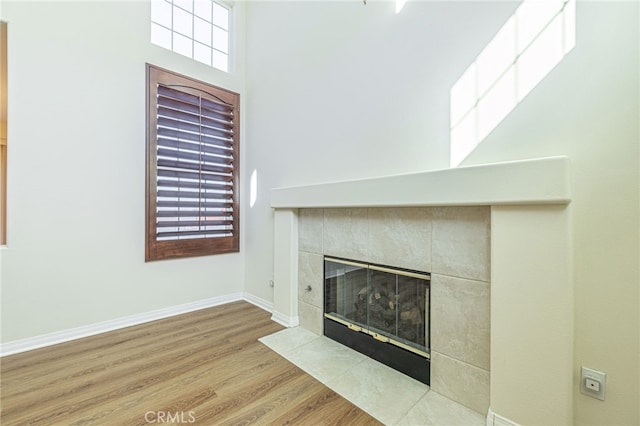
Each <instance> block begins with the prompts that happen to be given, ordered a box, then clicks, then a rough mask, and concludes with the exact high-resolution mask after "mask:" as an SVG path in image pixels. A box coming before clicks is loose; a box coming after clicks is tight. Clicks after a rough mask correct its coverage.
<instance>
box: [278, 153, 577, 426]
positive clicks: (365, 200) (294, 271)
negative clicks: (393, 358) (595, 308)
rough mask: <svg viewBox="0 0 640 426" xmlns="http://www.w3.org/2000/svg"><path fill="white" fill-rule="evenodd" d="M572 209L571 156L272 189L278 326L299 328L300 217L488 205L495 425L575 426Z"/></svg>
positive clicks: (490, 417)
mask: <svg viewBox="0 0 640 426" xmlns="http://www.w3.org/2000/svg"><path fill="white" fill-rule="evenodd" d="M570 203H571V174H570V162H569V159H568V158H567V157H564V156H559V157H549V158H540V159H531V160H523V161H512V162H505V163H494V164H486V165H479V166H470V167H458V168H455V169H446V170H435V171H428V172H420V173H410V174H401V175H393V176H384V177H372V178H368V179H359V180H346V181H342V182H331V183H322V184H313V185H304V186H293V187H286V188H275V189H272V190H271V207H272V208H274V210H275V212H274V271H273V273H274V275H273V278H274V293H273V319H274V320H275V321H278V322H280V323H282V324H283V325H286V326H295V325H297V324H298V286H297V281H298V209H302V208H341V207H370V208H373V207H415V206H478V205H482V206H490V207H491V265H490V267H491V268H490V269H491V279H490V281H491V296H490V297H491V345H490V346H491V348H490V352H491V354H490V364H491V377H490V409H489V412H488V413H487V418H488V424H493V423H494V421H495V420H496V419H500V421H502V422H503V424H509V423H510V422H512V423H513V424H573V408H572V406H573V392H574V389H573V388H574V386H573V373H574V372H573V366H574V361H573V335H574V330H573V315H574V311H573V277H572V258H573V255H572V245H573V240H572V237H571V236H572V215H571V205H570ZM433 368H436V366H435V365H434V366H433ZM531 383H545V391H544V392H534V393H532V392H531Z"/></svg>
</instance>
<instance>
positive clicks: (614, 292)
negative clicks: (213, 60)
mask: <svg viewBox="0 0 640 426" xmlns="http://www.w3.org/2000/svg"><path fill="white" fill-rule="evenodd" d="M517 6H518V3H517V2H467V3H465V2H411V1H410V2H408V3H407V5H406V6H405V8H404V10H403V11H402V12H401V14H399V15H397V16H396V15H394V12H393V5H392V3H388V2H381V3H377V2H369V4H368V5H366V6H363V4H362V2H360V1H349V2H266V3H259V2H254V3H251V4H250V5H249V6H248V10H247V30H248V32H247V37H248V45H247V52H248V53H247V57H248V73H247V90H248V93H249V95H250V96H249V100H248V102H249V103H248V108H249V112H248V113H249V116H250V117H251V121H250V123H249V125H248V129H247V132H246V134H247V136H248V141H246V144H245V147H246V149H247V150H248V154H247V158H246V163H245V170H248V169H254V168H256V169H257V170H258V171H259V176H260V182H259V190H260V195H259V198H258V202H257V204H256V206H255V207H254V208H253V212H254V213H253V214H252V215H251V216H250V217H249V219H248V220H249V223H248V224H247V226H246V227H245V229H249V230H250V232H251V239H250V241H248V244H247V245H246V249H247V256H248V261H247V268H246V278H247V279H246V288H247V290H249V291H250V292H252V293H256V294H259V295H261V296H262V297H265V298H266V297H269V295H270V293H269V292H270V289H269V288H268V285H267V282H268V279H269V278H270V277H271V276H272V274H273V270H272V258H271V256H270V255H269V253H271V249H272V244H273V236H272V235H271V234H270V230H271V229H273V228H272V217H271V211H270V209H269V200H268V197H267V196H266V194H267V193H268V190H269V189H270V188H273V187H279V186H292V185H299V184H308V183H315V182H324V181H334V180H341V179H348V178H357V177H371V176H378V175H384V174H392V173H403V172H411V171H417V170H429V169H435V168H444V167H447V165H448V141H449V135H448V126H449V121H448V111H449V90H450V88H451V86H452V85H453V84H454V83H455V81H456V80H457V79H458V77H459V76H460V75H461V74H462V72H464V70H465V69H466V67H467V66H468V65H469V64H470V63H471V62H472V61H473V60H474V59H475V57H476V55H477V54H478V53H479V52H480V51H481V50H482V48H483V47H484V46H485V45H486V43H487V42H488V41H489V40H490V39H491V38H492V36H493V35H494V34H495V32H496V31H497V30H498V29H499V28H500V27H501V26H502V24H503V23H504V22H505V20H506V19H507V18H508V17H509V16H510V15H511V14H512V13H513V11H514V10H515V8H516V7H517ZM577 13H578V17H577V19H578V29H577V31H578V35H577V45H576V47H575V49H574V50H573V51H571V52H570V53H569V54H568V55H567V57H566V58H565V59H564V61H563V62H561V63H560V64H559V65H558V66H557V67H556V68H555V69H554V70H553V72H552V73H551V74H550V75H549V76H548V77H547V78H545V79H544V80H543V81H542V82H541V84H540V85H539V86H538V87H537V88H535V89H534V90H533V91H532V92H531V93H530V94H529V96H528V97H527V98H526V99H525V100H524V101H523V102H522V103H521V104H520V105H519V106H518V107H517V108H516V110H514V111H513V113H512V114H511V115H510V116H508V117H507V119H506V120H505V121H504V122H503V123H502V124H501V125H500V126H498V128H497V129H496V130H495V131H494V132H493V133H492V134H491V135H490V136H489V137H488V138H487V139H486V140H485V141H484V142H483V143H482V144H481V146H480V147H479V148H478V149H477V150H476V151H475V152H474V153H473V154H472V155H471V156H470V157H469V158H468V160H467V161H466V162H465V164H480V163H487V162H496V161H505V160H512V159H525V158H535V157H544V156H551V155H561V154H566V155H568V156H569V157H570V158H571V161H572V170H573V173H574V196H573V200H574V201H573V202H572V205H571V212H572V215H573V217H572V223H574V229H573V246H574V247H575V252H574V258H573V260H572V261H573V264H574V265H575V266H574V270H573V276H574V280H575V282H574V283H573V285H574V286H575V300H574V301H573V305H574V306H575V308H574V309H575V313H574V321H575V336H576V340H575V351H574V353H575V355H574V361H573V364H574V365H573V369H574V373H575V374H577V373H578V371H579V367H580V365H585V366H589V367H591V368H595V369H600V370H603V371H605V372H606V373H607V375H608V376H607V377H608V383H607V398H606V401H604V402H600V401H598V400H595V399H592V398H588V397H586V396H584V395H582V394H580V393H579V391H578V379H577V376H575V380H574V389H573V394H574V397H573V398H574V413H573V417H574V421H575V423H576V424H581V425H582V424H584V425H587V424H638V423H640V418H639V415H640V413H639V412H638V408H637V406H638V401H639V400H640V393H639V385H640V384H639V383H638V382H639V381H638V377H640V374H639V373H640V372H639V370H638V367H639V364H638V361H639V360H638V348H639V344H638V343H639V335H640V332H639V330H638V328H639V323H640V320H639V317H638V312H639V311H640V307H639V305H638V303H639V300H640V297H639V294H638V283H639V272H638V258H639V255H640V253H639V248H638V235H639V219H638V217H639V212H638V206H639V204H640V200H639V195H638V192H639V191H638V184H639V181H640V176H639V174H638V170H639V164H638V156H639V155H638V154H639V153H638V143H639V137H638V133H639V128H638V126H639V125H638V120H639V118H638V117H639V112H640V109H639V106H638V90H639V87H638V75H639V68H638V61H639V59H638V52H639V42H638V40H639V37H638V36H639V34H638V17H639V16H638V15H639V11H638V4H637V3H636V2H579V3H578V6H577ZM513 244H514V245H521V244H523V242H521V241H513ZM544 249H545V248H544V247H540V250H544ZM276 285H277V283H276ZM568 309H570V308H568ZM535 349H536V350H543V351H544V350H552V348H546V347H543V348H535ZM506 356H508V354H506ZM544 367H545V366H544V362H542V361H541V365H540V368H541V369H543V368H544ZM536 409H539V408H536ZM498 414H500V413H499V412H498ZM526 417H528V416H525V418H526ZM515 420H517V419H515Z"/></svg>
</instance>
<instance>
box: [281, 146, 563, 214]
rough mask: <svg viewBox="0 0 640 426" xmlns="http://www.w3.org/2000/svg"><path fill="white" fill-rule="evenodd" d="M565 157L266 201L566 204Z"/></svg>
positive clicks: (313, 190) (297, 192) (307, 190)
mask: <svg viewBox="0 0 640 426" xmlns="http://www.w3.org/2000/svg"><path fill="white" fill-rule="evenodd" d="M570 201H571V180H570V170H569V159H568V158H567V157H549V158H540V159H533V160H523V161H510V162H505V163H493V164H484V165H480V166H468V167H458V168H454V169H444V170H434V171H427V172H419V173H409V174H401V175H393V176H384V177H375V178H368V179H358V180H347V181H342V182H331V183H323V184H315V185H304V186H293V187H287V188H275V189H273V190H272V191H271V207H273V208H275V209H283V208H330V207H391V206H396V207H400V206H471V205H485V206H486V205H531V204H568V203H569V202H570Z"/></svg>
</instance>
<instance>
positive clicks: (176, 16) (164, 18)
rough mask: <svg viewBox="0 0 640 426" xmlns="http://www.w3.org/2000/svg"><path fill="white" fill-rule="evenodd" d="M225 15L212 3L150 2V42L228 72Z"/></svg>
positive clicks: (226, 11)
mask: <svg viewBox="0 0 640 426" xmlns="http://www.w3.org/2000/svg"><path fill="white" fill-rule="evenodd" d="M229 16H230V10H229V8H228V7H226V6H225V5H223V4H222V3H219V2H216V1H213V0H152V1H151V43H153V44H155V45H157V46H160V47H164V48H165V49H169V50H172V51H174V52H176V53H179V54H181V55H184V56H187V57H189V58H192V59H195V60H196V61H199V62H202V63H205V64H207V65H209V66H212V67H215V68H218V69H220V70H222V71H229Z"/></svg>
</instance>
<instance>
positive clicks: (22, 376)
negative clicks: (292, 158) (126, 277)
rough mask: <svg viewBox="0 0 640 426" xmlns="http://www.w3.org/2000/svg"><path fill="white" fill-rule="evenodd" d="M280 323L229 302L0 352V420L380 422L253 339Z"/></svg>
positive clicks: (82, 422)
mask: <svg viewBox="0 0 640 426" xmlns="http://www.w3.org/2000/svg"><path fill="white" fill-rule="evenodd" d="M281 329H282V327H281V326H279V325H278V324H276V323H274V322H272V321H271V320H270V315H269V314H268V313H267V312H265V311H263V310H261V309H259V308H257V307H255V306H253V305H251V304H249V303H246V302H236V303H230V304H227V305H223V306H218V307H214V308H209V309H203V310H200V311H196V312H193V313H189V314H185V315H180V316H176V317H172V318H168V319H164V320H159V321H154V322H152V323H147V324H143V325H139V326H134V327H129V328H126V329H122V330H118V331H113V332H110V333H104V334H101V335H97V336H92V337H88V338H85V339H81V340H76V341H72V342H68V343H63V344H60V345H56V346H52V347H48V348H43V349H38V350H34V351H30V352H25V353H22V354H17V355H11V356H7V357H3V358H2V359H0V373H1V377H0V384H1V392H2V393H1V414H0V424H2V425H3V426H10V425H127V426H129V425H147V424H150V423H151V422H154V421H155V422H156V423H154V424H166V423H162V422H159V420H163V421H165V422H166V421H167V420H172V421H173V424H180V423H183V424H194V425H239V424H243V425H248V424H260V425H264V424H268V425H271V424H273V425H279V424H290V425H376V424H380V423H379V422H377V421H376V420H375V419H374V418H372V417H371V416H369V415H368V414H366V413H365V412H363V411H362V410H360V409H359V408H357V407H356V406H354V405H353V404H351V403H350V402H348V401H347V400H345V399H344V398H342V397H340V396H339V395H337V394H336V393H335V392H333V391H332V390H330V389H329V388H327V387H325V386H324V385H322V384H321V383H320V382H318V381H316V380H315V379H314V378H312V377H311V376H309V375H308V374H306V373H304V372H303V371H302V370H300V369H299V368H298V367H296V366H294V365H293V364H291V363H290V362H288V361H287V360H285V359H284V358H282V357H281V356H280V355H278V354H277V353H275V352H273V351H272V350H270V349H269V348H267V347H266V346H265V345H263V344H262V343H260V342H258V340H257V339H258V338H260V337H262V336H266V335H268V334H271V333H274V332H276V331H278V330H281ZM157 413H160V414H157ZM163 413H169V414H168V415H166V414H164V418H162V416H163ZM180 413H182V414H180ZM145 416H146V418H145ZM158 416H159V417H158Z"/></svg>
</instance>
